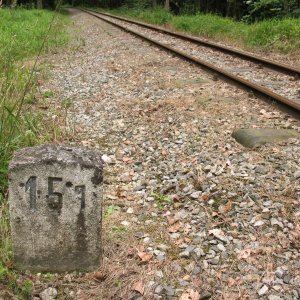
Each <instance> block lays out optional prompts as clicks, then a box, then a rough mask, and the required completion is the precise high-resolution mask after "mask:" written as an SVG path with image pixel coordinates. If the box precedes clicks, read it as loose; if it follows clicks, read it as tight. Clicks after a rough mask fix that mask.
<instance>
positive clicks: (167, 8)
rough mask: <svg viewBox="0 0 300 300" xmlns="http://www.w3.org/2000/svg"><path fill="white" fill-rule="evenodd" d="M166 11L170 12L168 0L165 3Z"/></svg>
mask: <svg viewBox="0 0 300 300" xmlns="http://www.w3.org/2000/svg"><path fill="white" fill-rule="evenodd" d="M165 9H166V10H170V0H166V2H165Z"/></svg>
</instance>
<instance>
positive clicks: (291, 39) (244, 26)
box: [109, 8, 300, 53]
mask: <svg viewBox="0 0 300 300" xmlns="http://www.w3.org/2000/svg"><path fill="white" fill-rule="evenodd" d="M109 12H110V13H113V14H117V15H122V16H126V17H130V18H135V19H138V20H141V21H145V22H149V23H152V24H156V25H166V26H168V27H171V28H172V29H174V30H178V31H183V32H187V33H191V34H193V35H197V36H201V37H205V38H210V39H214V40H218V41H225V42H233V43H234V44H238V45H240V46H242V47H245V48H248V49H252V50H274V51H276V52H279V53H295V52H299V50H300V19H299V18H298V19H297V18H294V19H293V18H289V19H282V20H277V19H273V20H272V19H271V20H266V21H261V22H257V23H254V24H248V23H245V22H237V21H234V20H232V19H230V18H224V17H220V16H217V15H212V14H197V15H181V16H174V15H172V14H170V13H169V12H167V11H165V10H164V9H162V8H158V9H155V10H150V9H148V10H137V9H124V8H123V9H115V10H110V11H109Z"/></svg>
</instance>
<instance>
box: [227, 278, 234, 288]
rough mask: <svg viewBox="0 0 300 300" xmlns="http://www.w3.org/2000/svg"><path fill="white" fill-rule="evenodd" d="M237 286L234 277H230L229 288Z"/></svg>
mask: <svg viewBox="0 0 300 300" xmlns="http://www.w3.org/2000/svg"><path fill="white" fill-rule="evenodd" d="M235 284H236V280H235V279H233V278H232V277H229V278H228V286H229V287H232V286H234V285H235Z"/></svg>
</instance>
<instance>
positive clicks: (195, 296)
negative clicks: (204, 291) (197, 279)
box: [179, 289, 200, 300]
mask: <svg viewBox="0 0 300 300" xmlns="http://www.w3.org/2000/svg"><path fill="white" fill-rule="evenodd" d="M179 300H200V294H199V293H198V292H197V291H194V290H192V289H189V290H187V291H186V292H184V293H183V294H182V295H181V297H180V298H179Z"/></svg>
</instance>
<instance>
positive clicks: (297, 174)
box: [294, 170, 300, 179]
mask: <svg viewBox="0 0 300 300" xmlns="http://www.w3.org/2000/svg"><path fill="white" fill-rule="evenodd" d="M294 177H295V178H296V179H298V178H300V170H298V171H296V172H295V173H294Z"/></svg>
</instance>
